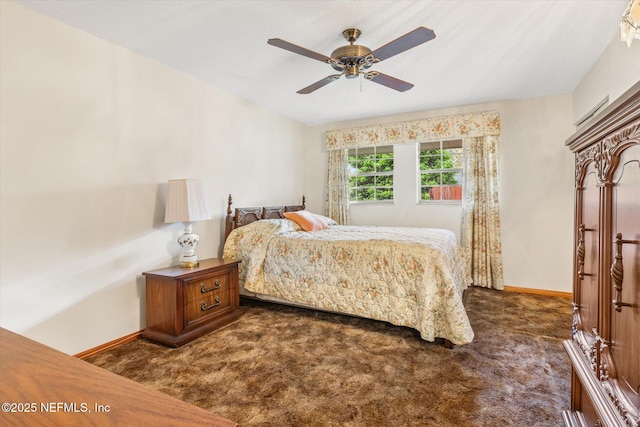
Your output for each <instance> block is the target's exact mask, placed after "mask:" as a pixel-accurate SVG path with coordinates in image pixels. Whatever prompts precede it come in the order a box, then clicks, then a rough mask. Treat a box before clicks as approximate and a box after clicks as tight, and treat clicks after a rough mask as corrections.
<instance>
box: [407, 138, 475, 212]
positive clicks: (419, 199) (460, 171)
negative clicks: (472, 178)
mask: <svg viewBox="0 0 640 427" xmlns="http://www.w3.org/2000/svg"><path fill="white" fill-rule="evenodd" d="M452 143H453V144H456V145H455V146H451V144H452ZM462 143H463V141H462V139H460V138H454V139H441V140H433V141H422V142H417V143H416V181H415V183H416V198H417V203H418V204H455V205H460V204H462V197H463V195H464V186H463V183H464V162H463V158H462ZM426 144H438V148H434V150H440V151H441V153H442V150H445V149H450V148H459V149H460V158H459V160H460V167H457V168H440V169H425V170H422V169H421V165H420V160H421V159H422V157H424V156H422V155H421V153H422V147H423V146H424V145H426ZM446 145H449V146H448V147H447V146H446ZM441 161H442V157H441ZM426 173H440V174H442V173H455V174H459V175H460V178H459V180H458V181H459V183H458V184H456V185H451V184H443V182H442V175H440V183H439V184H437V185H423V184H422V177H423V175H425V174H426ZM452 186H460V193H461V197H460V199H436V200H429V199H423V198H422V190H423V188H425V187H439V188H444V187H452Z"/></svg>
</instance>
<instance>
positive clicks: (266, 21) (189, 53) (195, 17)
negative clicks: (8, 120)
mask: <svg viewBox="0 0 640 427" xmlns="http://www.w3.org/2000/svg"><path fill="white" fill-rule="evenodd" d="M16 2H17V3H19V4H22V5H24V6H27V7H29V8H32V9H34V10H37V11H40V12H42V13H44V14H46V15H49V16H51V17H53V18H55V19H58V20H60V21H63V22H66V23H68V24H69V25H72V26H74V27H77V28H79V29H81V30H83V31H86V32H88V33H92V34H94V35H96V36H98V37H100V38H102V39H104V40H108V41H110V42H112V43H115V44H117V45H120V46H123V47H125V48H127V49H129V50H132V51H134V52H137V53H139V54H141V55H144V56H147V57H150V58H153V59H155V60H157V61H159V62H161V63H164V64H166V65H168V66H170V67H173V68H176V69H178V70H181V71H183V72H185V73H188V74H191V75H193V76H195V77H197V78H199V79H201V80H203V81H205V82H208V83H209V84H211V85H213V86H216V87H218V88H220V89H223V90H225V91H228V92H231V93H234V94H236V95H238V96H240V97H242V98H244V99H247V100H249V101H252V102H254V103H256V104H259V105H262V106H264V107H266V108H269V109H271V110H273V111H276V112H278V113H281V114H283V115H285V116H288V117H291V118H293V119H295V120H298V121H300V122H302V123H305V124H308V125H318V124H323V123H329V122H335V121H341V120H350V119H359V118H365V117H374V116H382V115H389V114H396V113H402V112H410V111H420V110H428V109H435V108H443V107H449V106H459V105H468V104H476V103H482V102H489V101H495V100H503V99H516V98H528V97H536V96H546V95H553V94H560V93H569V92H572V91H573V90H574V89H575V88H576V86H577V85H578V83H579V82H580V80H581V79H582V78H583V77H584V75H585V74H586V72H587V71H588V70H589V69H590V68H591V66H592V65H593V64H594V63H595V61H596V60H597V58H598V57H599V56H600V55H601V54H602V52H603V51H604V50H605V48H606V47H607V46H608V44H609V43H610V42H611V40H612V39H613V38H614V37H616V36H617V34H619V22H620V17H621V16H622V13H623V12H624V9H625V7H626V5H627V3H628V0H580V1H574V0H555V1H552V0H526V1H525V0H500V1H499V0H491V1H483V0H462V1H454V0H448V1H445V0H436V1H431V0H420V1H398V0H395V1H363V0H360V1H355V0H353V1H336V0H333V1H326V0H324V1H299V0H298V1H286V0H285V1H281V0H279V1H275V0H274V1H267V0H262V1H260V0H254V1H239V0H238V1H222V0H205V1H190V0H142V1H131V0H129V1H106V0H82V1H79V0H17V1H16ZM419 26H425V27H427V28H431V29H433V30H434V31H435V33H436V38H435V39H434V40H432V41H430V42H428V43H425V44H422V45H420V46H417V47H415V48H413V49H410V50H408V51H406V52H404V53H401V54H399V55H397V56H394V57H392V58H389V59H387V60H385V61H383V62H380V63H379V64H376V65H374V67H373V68H372V70H377V71H380V72H382V73H385V74H389V75H392V76H394V77H397V78H399V79H401V80H405V81H408V82H411V83H413V84H415V87H414V88H413V89H411V90H409V91H407V92H404V93H400V92H396V91H394V90H391V89H388V88H386V87H384V86H381V85H379V84H376V83H373V82H369V81H361V80H360V79H355V80H346V79H344V78H342V79H340V80H338V81H335V82H333V83H331V84H329V85H328V86H325V87H324V88H321V89H319V90H317V91H316V92H314V93H312V94H310V95H299V94H297V93H296V91H297V90H299V89H301V88H303V87H305V86H307V85H309V84H311V83H313V82H315V81H317V80H320V79H322V78H324V77H326V76H328V75H330V74H335V71H334V70H333V69H332V68H331V67H330V66H329V65H328V64H323V63H322V62H319V61H315V60H313V59H310V58H307V57H304V56H300V55H296V54H294V53H291V52H289V51H286V50H283V49H280V48H277V47H274V46H270V45H268V44H267V39H269V38H281V39H284V40H286V41H289V42H291V43H294V44H297V45H300V46H303V47H305V48H307V49H310V50H312V51H315V52H319V53H322V54H324V55H327V56H328V55H330V54H331V52H332V51H333V50H334V49H335V48H337V47H339V46H343V45H345V44H347V42H346V41H345V40H344V38H343V37H342V31H343V30H344V29H346V28H352V27H356V28H359V29H360V30H361V31H362V36H361V37H360V39H359V40H358V42H357V44H361V45H364V46H367V47H369V48H370V49H372V50H373V49H376V48H378V47H380V46H382V45H384V44H386V43H387V42H389V41H391V40H394V39H396V38H398V37H400V36H402V35H404V34H406V33H408V32H409V31H411V30H413V29H415V28H417V27H419Z"/></svg>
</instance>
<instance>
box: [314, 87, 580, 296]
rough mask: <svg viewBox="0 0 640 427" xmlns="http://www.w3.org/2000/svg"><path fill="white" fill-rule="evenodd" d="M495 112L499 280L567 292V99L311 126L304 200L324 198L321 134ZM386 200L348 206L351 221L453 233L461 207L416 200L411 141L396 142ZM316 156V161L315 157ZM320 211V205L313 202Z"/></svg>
mask: <svg viewBox="0 0 640 427" xmlns="http://www.w3.org/2000/svg"><path fill="white" fill-rule="evenodd" d="M494 109H497V110H499V111H500V119H501V126H502V131H501V136H500V145H501V161H500V164H501V166H500V172H501V184H500V185H501V188H500V197H501V207H500V209H501V217H502V245H503V247H502V248H503V261H504V275H505V284H506V285H511V286H518V287H524V288H534V289H547V290H556V291H563V292H570V291H571V265H572V262H571V257H572V243H571V242H572V231H571V230H572V221H573V159H572V155H571V152H570V151H569V150H568V149H567V148H566V147H565V146H564V141H565V139H566V138H567V137H568V136H569V135H571V133H572V132H573V127H572V126H571V116H570V115H571V96H570V95H568V94H567V95H560V96H551V97H543V98H534V99H524V100H514V101H502V102H494V103H488V104H480V105H470V106H464V107H456V108H447V109H440V110H430V111H422V112H416V113H410V114H401V115H394V116H387V117H378V118H372V119H367V120H358V121H348V122H339V123H332V124H329V125H326V126H322V127H317V128H316V131H317V132H318V135H319V136H318V142H317V143H316V145H315V147H312V148H311V149H310V151H309V152H308V153H307V156H308V159H307V164H312V159H313V162H315V165H316V170H315V171H307V177H308V178H310V180H308V181H307V182H308V184H307V187H308V188H313V191H309V190H308V191H307V193H308V195H309V197H308V199H309V200H311V201H314V200H316V199H321V200H324V197H323V195H324V185H320V182H322V181H321V178H322V177H321V170H322V172H323V171H324V167H325V164H326V155H327V154H326V151H325V150H324V141H323V132H324V131H326V130H329V129H341V128H349V127H354V126H364V125H368V124H374V123H389V122H394V121H403V120H413V119H416V118H424V117H438V116H443V115H449V114H461V113H467V112H474V111H484V110H494ZM395 153H396V164H395V188H396V191H395V201H394V203H393V204H388V203H381V204H353V205H352V206H351V213H352V223H353V224H355V225H364V224H376V225H399V226H421V227H439V228H448V229H452V230H454V231H455V232H456V234H458V235H459V231H460V216H461V212H460V205H455V204H445V205H426V204H417V203H416V166H415V145H413V144H406V145H401V146H397V147H396V151H395ZM320 159H322V160H320ZM318 209H320V207H318Z"/></svg>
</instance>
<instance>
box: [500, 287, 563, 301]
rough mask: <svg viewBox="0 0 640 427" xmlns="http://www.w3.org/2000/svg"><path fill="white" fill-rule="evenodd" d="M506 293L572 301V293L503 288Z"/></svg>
mask: <svg viewBox="0 0 640 427" xmlns="http://www.w3.org/2000/svg"><path fill="white" fill-rule="evenodd" d="M504 290H505V291H507V292H521V293H523V294H536V295H545V296H550V297H562V298H569V299H573V292H561V291H549V290H547V289H532V288H519V287H517V286H505V287H504Z"/></svg>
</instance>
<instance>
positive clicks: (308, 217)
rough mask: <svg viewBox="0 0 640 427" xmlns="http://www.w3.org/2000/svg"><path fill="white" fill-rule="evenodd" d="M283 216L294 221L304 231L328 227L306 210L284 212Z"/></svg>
mask: <svg viewBox="0 0 640 427" xmlns="http://www.w3.org/2000/svg"><path fill="white" fill-rule="evenodd" d="M284 217H285V218H287V219H290V220H291V221H294V222H295V223H296V224H298V225H299V226H300V227H302V229H303V230H304V231H317V230H324V229H325V228H329V226H327V223H326V222H324V220H323V219H322V218H320V217H318V216H316V215H314V214H312V213H311V212H308V211H296V212H285V213H284Z"/></svg>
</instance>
